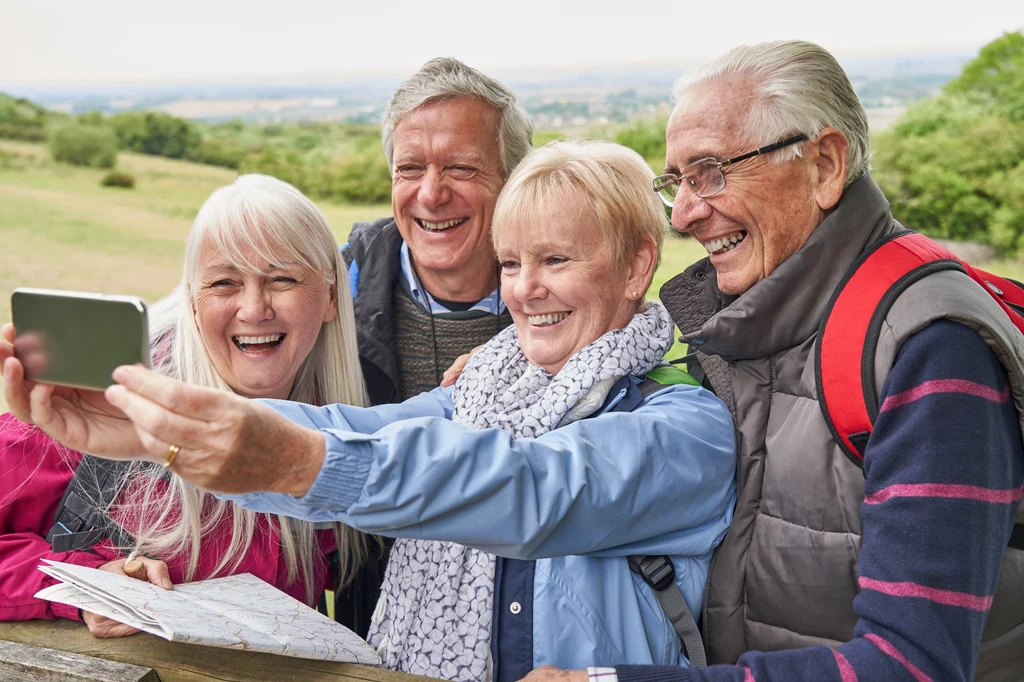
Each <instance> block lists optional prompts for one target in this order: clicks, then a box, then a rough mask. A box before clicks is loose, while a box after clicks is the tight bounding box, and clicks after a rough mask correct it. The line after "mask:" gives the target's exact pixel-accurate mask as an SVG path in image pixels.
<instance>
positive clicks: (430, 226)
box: [415, 218, 469, 232]
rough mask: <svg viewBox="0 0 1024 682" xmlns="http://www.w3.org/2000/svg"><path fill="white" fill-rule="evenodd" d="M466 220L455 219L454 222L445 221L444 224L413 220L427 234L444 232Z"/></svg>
mask: <svg viewBox="0 0 1024 682" xmlns="http://www.w3.org/2000/svg"><path fill="white" fill-rule="evenodd" d="M467 220H469V218H455V219H454V220H445V221H444V222H440V223H432V222H430V221H429V220H423V219H422V218H415V221H416V224H417V225H419V226H420V227H422V228H423V229H424V230H426V231H427V232H444V231H445V230H450V229H452V228H453V227H458V226H459V225H461V224H462V223H464V222H466V221H467Z"/></svg>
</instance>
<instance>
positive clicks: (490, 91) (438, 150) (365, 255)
mask: <svg viewBox="0 0 1024 682" xmlns="http://www.w3.org/2000/svg"><path fill="white" fill-rule="evenodd" d="M381 136H382V138H383V142H384V154H385V155H386V156H387V160H388V167H389V168H390V169H391V177H392V188H391V206H392V209H393V212H394V216H393V217H390V218H381V219H379V220H375V221H373V222H370V223H357V224H356V225H355V227H354V228H353V230H352V233H351V235H350V236H349V241H348V244H346V245H345V246H344V247H342V252H343V254H344V256H345V261H346V262H347V263H348V264H349V281H350V283H351V284H352V291H353V295H354V296H355V302H354V304H355V314H356V326H357V328H358V333H359V353H360V356H361V359H362V364H363V373H364V375H365V376H366V383H367V388H368V390H369V393H370V400H371V402H372V403H373V404H375V405H379V404H381V403H389V402H398V401H400V400H404V399H406V398H409V397H411V396H414V395H416V394H418V393H421V392H423V391H427V390H430V389H433V388H435V387H437V386H438V385H439V384H440V382H441V377H442V375H443V373H444V371H445V370H446V369H447V368H448V367H449V366H450V365H451V364H452V362H453V361H454V360H455V358H457V357H458V356H460V355H462V354H463V353H466V352H468V351H469V350H470V349H472V348H475V347H476V346H479V345H480V344H482V343H484V342H485V341H487V340H488V339H490V338H491V337H492V336H494V335H495V334H496V333H497V332H499V331H500V330H501V329H503V328H505V327H506V326H508V324H509V323H510V322H511V318H510V317H509V315H508V313H507V312H506V311H505V306H504V304H503V303H502V302H501V298H500V297H499V295H498V266H497V262H496V261H495V259H494V250H493V248H492V247H491V215H492V214H493V212H494V204H495V202H496V201H497V199H498V193H499V192H500V191H501V188H502V186H503V185H504V184H505V179H506V178H507V177H508V175H509V173H511V172H512V170H513V169H514V168H515V167H516V165H518V163H519V161H520V159H522V158H523V156H525V155H526V153H527V152H528V151H530V148H531V140H532V136H533V124H532V122H531V121H530V117H529V114H527V112H526V110H525V109H523V107H522V106H521V105H520V104H519V103H518V102H517V101H516V98H515V95H513V94H512V92H511V91H510V90H509V89H508V88H506V87H505V86H503V85H502V84H501V83H498V82H497V81H495V80H494V79H492V78H489V77H487V76H485V75H484V74H482V73H480V72H479V71H477V70H475V69H473V68H470V67H468V66H466V65H465V64H463V63H461V62H459V61H458V60H455V59H450V58H440V59H433V60H431V61H429V62H427V63H426V64H425V65H424V66H423V68H422V69H420V70H419V71H418V72H417V73H416V74H414V75H413V76H412V77H411V78H410V79H409V80H407V81H406V82H405V83H403V84H402V85H401V86H400V87H399V88H398V90H397V91H396V92H395V94H394V96H393V97H392V98H391V101H390V103H389V104H388V110H387V113H386V114H385V117H384V124H383V130H382V133H381Z"/></svg>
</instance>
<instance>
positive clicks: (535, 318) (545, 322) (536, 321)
mask: <svg viewBox="0 0 1024 682" xmlns="http://www.w3.org/2000/svg"><path fill="white" fill-rule="evenodd" d="M570 315H572V313H548V314H546V315H527V316H526V320H527V322H529V323H530V324H532V325H533V326H535V327H550V326H551V325H553V324H558V323H559V322H561V321H562V320H564V319H565V318H567V317H569V316H570Z"/></svg>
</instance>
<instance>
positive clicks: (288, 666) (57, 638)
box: [0, 620, 433, 682]
mask: <svg viewBox="0 0 1024 682" xmlns="http://www.w3.org/2000/svg"><path fill="white" fill-rule="evenodd" d="M0 640H7V641H9V642H18V643H20V644H28V645H31V646H36V647H45V648H48V649H57V650H59V651H66V652H72V653H77V654H84V655H86V656H94V657H97V658H103V659H107V660H110V661H117V662H120V663H130V664H134V665H137V666H142V667H144V668H152V669H153V670H155V671H156V673H157V674H158V675H159V676H160V681H161V682H219V681H221V680H224V681H228V682H247V681H249V680H252V681H254V682H255V681H259V680H267V681H270V680H273V681H274V682H277V681H278V680H281V681H286V680H295V681H296V682H299V681H302V682H305V681H307V680H308V681H309V682H321V681H322V682H416V681H417V680H419V681H420V682H424V681H426V680H433V678H430V677H420V676H419V675H407V674H405V673H397V672H393V671H391V670H383V669H381V668H370V667H367V666H364V665H356V664H354V663H329V662H326V661H313V660H309V659H305V658H293V657H291V656H275V655H273V654H261V653H255V652H250V651H235V650H233V649H221V648H216V647H207V646H198V645H196V644H181V643H174V642H168V641H167V640H164V639H161V638H159V637H156V636H154V635H150V634H147V633H145V632H140V633H138V634H136V635H131V636H129V637H117V638H114V639H98V638H96V637H93V636H92V635H91V634H90V633H89V629H88V628H87V627H85V625H84V624H82V623H78V622H76V621H70V620H52V621H51V620H32V621H24V622H11V623H2V622H0ZM2 676H3V675H2V672H0V677H2ZM55 679H56V678H55Z"/></svg>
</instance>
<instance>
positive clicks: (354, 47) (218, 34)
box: [0, 0, 1024, 86]
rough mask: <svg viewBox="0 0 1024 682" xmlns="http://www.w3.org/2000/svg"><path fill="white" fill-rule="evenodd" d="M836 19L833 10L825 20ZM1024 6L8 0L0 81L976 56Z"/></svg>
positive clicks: (1, 10) (778, 0) (713, 0)
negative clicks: (739, 48) (745, 52)
mask: <svg viewBox="0 0 1024 682" xmlns="http://www.w3.org/2000/svg"><path fill="white" fill-rule="evenodd" d="M826 8H827V9H826ZM1021 28H1024V0H971V1H970V2H963V1H962V0H957V1H956V2H950V1H949V0H946V2H924V1H923V0H848V1H847V2H843V3H840V2H824V1H823V0H795V1H793V2H786V1H785V0H775V1H774V2H773V1H770V0H769V1H765V0H642V1H640V2H637V1H635V0H625V1H624V0H614V1H611V2H604V1H599V0H591V1H590V2H579V1H576V0H573V1H571V2H559V1H558V0H510V1H501V2H494V1H490V2H488V1H484V0H476V1H473V2H470V1H466V0H452V1H446V0H411V1H410V0H390V1H386V0H360V1H359V2H349V1H347V0H346V1H342V0H334V1H331V0H319V1H317V0H275V1H273V2H270V1H267V0H247V1H245V2H227V1H224V0H176V1H175V2H159V1H154V0H0V86H4V85H7V86H11V85H16V86H88V85H104V84H111V85H114V84H117V85H134V84H139V85H144V84H164V83H166V84H174V83H189V82H197V81H199V82H204V81H209V82H230V81H231V80H232V79H237V80H238V81H240V82H242V81H258V80H260V79H268V78H269V79H273V78H278V79H281V78H287V79H289V80H290V79H293V78H303V77H305V78H309V79H311V80H315V79H317V78H320V77H327V76H338V75H341V76H358V75H360V74H367V75H372V74H388V75H393V74H402V75H407V74H409V73H412V72H413V71H415V70H416V69H417V68H419V66H420V65H421V64H422V63H423V62H425V61H427V60H428V59H430V58H432V57H437V56H453V57H458V58H459V59H461V60H463V61H465V62H466V63H468V64H470V65H472V66H475V67H477V68H480V69H483V70H488V69H492V70H494V69H496V70H511V69H526V70H540V69H550V68H562V67H573V66H589V65H604V64H619V63H630V64H639V63H645V62H659V63H667V62H674V61H678V62H679V63H680V64H686V63H689V62H692V61H694V60H698V59H702V58H707V57H710V56H714V55H717V54H720V53H722V52H724V51H725V50H727V49H729V48H730V47H733V46H735V45H738V44H741V43H751V42H760V41H763V40H775V39H791V38H800V39H804V40H811V41H813V42H817V43H819V44H821V45H823V46H824V47H826V48H827V49H829V50H831V51H832V52H833V53H835V54H836V55H837V56H839V57H840V58H842V57H843V56H851V57H854V56H861V55H870V54H879V53H885V54H891V53H894V52H907V53H915V52H917V53H920V52H925V51H932V50H935V51H938V50H944V49H965V48H966V49H977V48H978V47H980V46H982V45H984V44H985V43H987V42H989V41H991V40H993V39H995V38H997V37H999V36H1000V35H1001V34H1002V33H1004V32H1006V31H1014V30H1020V29H1021Z"/></svg>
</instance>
